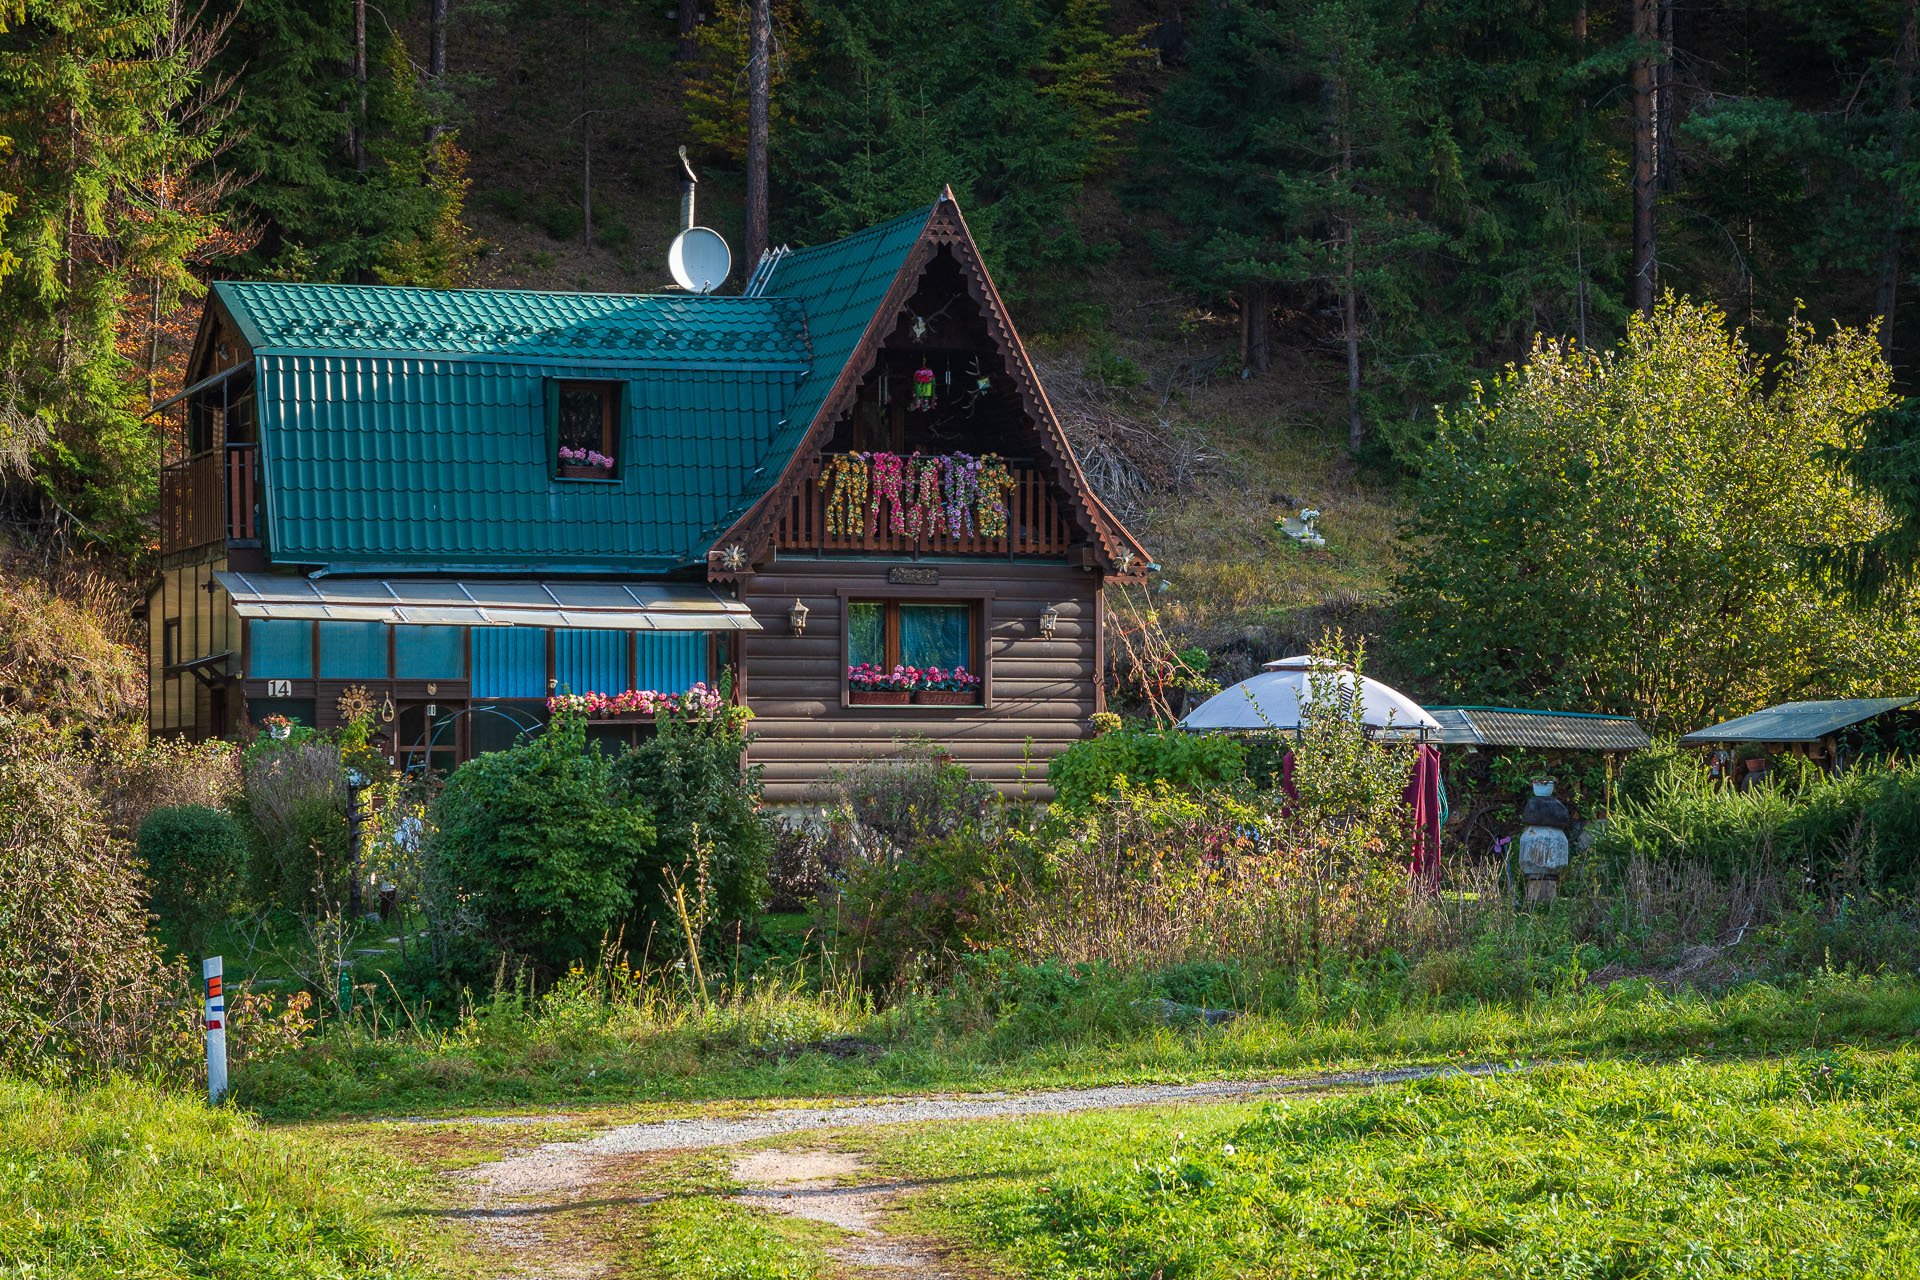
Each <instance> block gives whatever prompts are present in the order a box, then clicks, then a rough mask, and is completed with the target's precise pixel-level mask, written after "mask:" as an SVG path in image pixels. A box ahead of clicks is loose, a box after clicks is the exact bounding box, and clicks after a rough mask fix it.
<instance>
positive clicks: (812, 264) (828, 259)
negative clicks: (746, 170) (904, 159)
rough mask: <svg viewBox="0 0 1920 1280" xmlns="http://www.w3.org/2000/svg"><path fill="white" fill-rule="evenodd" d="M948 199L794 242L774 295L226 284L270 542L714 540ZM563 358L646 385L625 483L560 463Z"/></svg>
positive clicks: (659, 562)
mask: <svg viewBox="0 0 1920 1280" xmlns="http://www.w3.org/2000/svg"><path fill="white" fill-rule="evenodd" d="M931 212H932V210H931V209H930V208H929V209H923V210H921V211H919V212H917V213H914V214H909V215H907V216H905V217H902V218H896V219H894V220H893V221H891V222H887V223H883V224H882V225H880V226H878V227H874V228H872V229H870V230H868V231H865V232H862V233H860V234H858V235H855V236H852V237H849V238H848V239H846V240H843V241H839V242H837V243H834V244H830V245H823V246H820V247H818V248H814V249H805V250H801V251H800V252H797V253H794V254H791V255H790V256H788V257H787V258H785V259H784V260H783V261H782V262H781V263H780V264H779V265H778V267H777V268H775V270H774V271H773V272H772V274H771V276H770V277H769V279H768V281H767V288H766V289H765V290H764V291H763V292H764V296H758V297H738V298H714V297H693V296H688V295H660V296H653V295H646V296H618V295H611V294H567V293H536V292H529V291H519V290H484V289H467V290H431V289H399V288H386V287H373V286H354V285H307V284H302V285H289V284H240V283H221V284H217V285H215V286H214V292H215V295H216V297H217V298H218V299H219V301H220V303H221V305H222V306H223V307H224V308H225V309H226V311H227V313H228V314H229V315H231V316H232V317H233V319H234V322H235V323H236V324H237V325H238V326H239V327H240V329H241V331H242V333H243V335H244V336H245V337H246V339H247V341H248V344H249V345H250V346H251V347H252V348H253V354H254V357H255V359H256V361H257V362H258V363H257V369H258V385H259V395H258V397H257V403H258V411H259V413H260V418H261V439H262V441H263V446H262V447H263V467H264V477H265V491H264V494H263V504H264V506H265V515H266V524H267V528H266V535H267V544H268V554H269V557H270V558H271V559H272V560H273V561H275V562H277V563H282V564H302V565H305V564H332V565H341V566H346V567H356V568H361V569H367V570H372V569H380V570H385V571H393V570H398V569H405V568H412V567H421V568H461V567H465V568H475V569H478V568H489V569H495V570H499V571H541V570H548V569H565V568H571V569H574V570H577V571H582V572H585V571H621V570H625V571H645V570H659V569H668V568H673V567H676V566H680V565H686V564H692V563H698V562H700V561H702V560H703V559H704V558H705V555H706V553H707V551H708V550H709V549H710V547H711V545H712V543H713V540H714V539H715V538H717V537H718V536H719V535H720V534H721V533H722V532H724V531H725V529H726V528H727V527H728V526H730V525H731V524H732V523H733V521H734V520H735V519H737V518H738V517H739V516H740V515H742V514H743V513H745V512H746V511H747V510H748V509H749V508H750V507H751V506H752V505H753V503H754V502H756V501H758V500H759V498H760V497H761V496H763V495H764V494H765V493H766V492H767V490H768V489H769V488H770V487H771V486H772V485H773V484H774V483H775V482H776V481H777V480H778V479H779V477H780V475H781V473H782V471H783V470H784V469H785V467H786V465H787V463H788V461H789V460H790V459H791V458H792V456H793V453H794V451H795V450H796V449H797V448H798V447H799V444H800V442H801V440H802V438H803V436H804V434H805V432H806V429H807V427H808V426H810V425H811V423H812V421H813V418H814V415H815V414H816V413H818V412H819V409H820V406H821V404H822V403H823V401H824V400H825V398H826V396H827V394H828V392H829V391H830V389H831V388H832V386H833V384H834V382H835V381H836V380H837V379H838V377H839V376H840V373H841V370H842V368H843V367H844V366H845V364H846V363H847V360H848V358H849V357H850V356H851V355H852V352H853V349H854V347H855V346H856V345H857V344H858V343H859V340H860V337H861V335H862V334H863V333H864V332H865V331H866V329H867V327H868V325H869V323H870V322H871V321H872V320H873V317H874V313H875V310H876V308H877V307H878V305H879V303H880V301H881V299H882V298H884V297H885V295H886V293H887V291H888V289H889V288H890V287H891V286H892V284H893V281H894V278H895V276H896V275H897V274H898V273H899V270H900V267H901V265H902V264H903V263H904V262H905V261H906V257H907V254H908V252H909V250H910V249H911V248H912V246H913V244H914V242H915V241H916V240H917V239H918V238H919V235H920V233H921V231H922V230H923V229H924V228H925V226H926V224H927V220H928V218H929V216H930V215H931ZM556 378H590V379H605V380H615V381H620V382H624V383H626V384H627V389H628V399H629V402H630V405H631V417H630V421H629V423H628V424H627V428H626V431H625V433H624V435H623V438H622V444H621V451H622V456H621V466H620V478H619V480H618V481H617V482H614V483H592V482H585V483H582V482H570V481H557V480H554V479H553V478H552V476H551V468H550V465H549V463H550V459H549V458H548V457H547V447H548V444H547V441H548V437H547V432H546V417H545V413H546V385H547V382H548V381H549V380H550V379H556Z"/></svg>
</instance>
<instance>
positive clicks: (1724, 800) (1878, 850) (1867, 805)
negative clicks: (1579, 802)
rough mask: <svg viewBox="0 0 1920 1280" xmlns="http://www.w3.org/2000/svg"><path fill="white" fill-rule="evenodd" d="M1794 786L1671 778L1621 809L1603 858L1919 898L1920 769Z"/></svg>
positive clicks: (1859, 771)
mask: <svg viewBox="0 0 1920 1280" xmlns="http://www.w3.org/2000/svg"><path fill="white" fill-rule="evenodd" d="M1794 784H1795V785H1794V787H1782V786H1775V785H1766V784H1763V785H1761V786H1757V787H1750V788H1748V789H1747V790H1745V791H1735V790H1733V789H1732V788H1730V787H1726V786H1724V785H1720V784H1716V783H1714V782H1712V781H1711V780H1709V779H1708V778H1707V777H1706V776H1705V774H1704V773H1703V772H1688V773H1680V772H1675V773H1671V774H1668V775H1666V776H1664V777H1663V778H1661V779H1660V780H1659V781H1658V782H1657V783H1656V784H1652V785H1650V786H1649V787H1648V788H1647V789H1646V790H1645V791H1644V792H1643V793H1642V797H1641V798H1638V799H1635V798H1631V797H1628V798H1625V799H1623V801H1622V803H1620V804H1619V805H1616V806H1615V808H1614V811H1613V813H1612V815H1611V817H1610V819H1609V821H1608V822H1607V826H1606V830H1605V832H1604V834H1603V835H1602V836H1601V837H1600V839H1599V840H1598V841H1596V843H1595V845H1594V853H1595V855H1596V856H1598V857H1601V858H1603V859H1608V860H1611V861H1612V862H1614V863H1616V864H1624V863H1625V862H1626V861H1628V860H1630V859H1632V858H1634V857H1636V856H1637V857H1642V858H1645V859H1647V860H1649V861H1651V862H1655V863H1660V862H1680V861H1696V862H1699V863H1702V864H1704V865H1705V866H1707V867H1709V868H1711V869H1712V870H1713V871H1714V872H1715V873H1716V874H1718V875H1721V876H1723V877H1724V876H1727V875H1731V874H1734V873H1736V872H1741V871H1748V870H1751V869H1753V868H1756V867H1759V866H1765V865H1771V866H1776V867H1780V868H1785V869H1790V870H1791V871H1793V872H1794V873H1795V874H1796V875H1799V876H1801V877H1803V878H1804V879H1805V881H1806V882H1807V883H1808V884H1809V886H1810V887H1813V888H1816V889H1821V890H1825V889H1826V888H1828V887H1829V886H1831V885H1833V884H1835V883H1842V884H1848V885H1851V884H1858V885H1863V886H1865V887H1868V888H1880V887H1890V888H1895V889H1900V890H1905V891H1911V890H1912V889H1913V888H1914V887H1915V885H1916V882H1917V881H1920V852H1917V851H1920V767H1916V766H1913V765H1902V764H1872V765H1860V766H1857V767H1855V768H1853V769H1851V770H1848V771H1847V772H1845V773H1842V774H1837V775H1834V776H1831V777H1817V778H1815V777H1808V778H1805V779H1796V780H1794ZM1795 787H1798V788H1799V789H1798V790H1797V791H1796V790H1795ZM1624 791H1625V788H1623V792H1624ZM1867 834H1871V836H1872V837H1873V838H1872V840H1871V841H1870V842H1865V841H1863V840H1862V839H1861V837H1862V836H1864V835H1867Z"/></svg>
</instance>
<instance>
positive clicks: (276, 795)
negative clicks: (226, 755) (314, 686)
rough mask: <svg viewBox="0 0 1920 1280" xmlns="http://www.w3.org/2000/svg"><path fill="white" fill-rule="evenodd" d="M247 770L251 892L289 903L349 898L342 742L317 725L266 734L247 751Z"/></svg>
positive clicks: (308, 905)
mask: <svg viewBox="0 0 1920 1280" xmlns="http://www.w3.org/2000/svg"><path fill="white" fill-rule="evenodd" d="M240 770H241V775H242V778H243V780H244V781H243V785H242V789H241V794H240V802H239V804H238V806H236V807H237V809H238V811H239V815H240V817H241V819H242V820H243V822H244V823H245V825H246V829H247V848H248V852H247V889H248V893H249V895H250V896H251V897H252V898H254V900H255V901H258V902H263V903H274V904H276V905H278V906H281V907H283V908H285V909H287V910H289V911H307V910H312V909H314V908H316V907H323V906H325V905H327V904H331V903H336V902H338V901H340V900H341V899H342V898H344V897H345V894H346V881H347V866H348V861H349V855H350V854H351V852H352V850H351V848H350V844H349V841H348V838H347V775H346V767H345V765H344V764H343V763H342V762H341V759H340V748H338V747H337V746H335V745H333V744H332V743H330V742H328V741H326V739H324V738H322V737H320V736H319V735H318V734H315V733H314V732H313V731H312V730H310V729H306V730H303V729H295V730H293V731H292V732H291V733H289V735H288V736H287V737H285V738H275V737H273V736H271V735H269V734H262V735H261V736H260V737H259V738H256V739H255V740H254V741H253V743H252V744H251V745H249V746H248V747H247V749H246V750H245V751H244V752H243V753H242V754H241V758H240Z"/></svg>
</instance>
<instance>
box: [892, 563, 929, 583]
mask: <svg viewBox="0 0 1920 1280" xmlns="http://www.w3.org/2000/svg"><path fill="white" fill-rule="evenodd" d="M887 583H888V585H890V586H895V587H937V586H939V585H940V571H939V570H938V569H926V568H921V567H919V566H917V565H916V566H914V567H913V568H908V567H906V566H905V565H900V566H897V567H895V568H892V569H889V570H887Z"/></svg>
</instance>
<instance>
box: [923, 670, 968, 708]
mask: <svg viewBox="0 0 1920 1280" xmlns="http://www.w3.org/2000/svg"><path fill="white" fill-rule="evenodd" d="M919 676H920V679H919V680H918V681H917V682H916V684H915V687H914V694H913V699H914V701H915V702H918V703H920V704H922V705H923V706H930V707H971V706H977V705H979V702H980V685H981V680H980V677H979V676H976V675H974V674H973V673H972V672H970V671H968V670H967V669H966V668H965V667H952V668H942V667H927V668H926V669H924V670H922V671H921V672H920V673H919Z"/></svg>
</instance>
